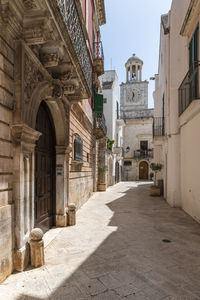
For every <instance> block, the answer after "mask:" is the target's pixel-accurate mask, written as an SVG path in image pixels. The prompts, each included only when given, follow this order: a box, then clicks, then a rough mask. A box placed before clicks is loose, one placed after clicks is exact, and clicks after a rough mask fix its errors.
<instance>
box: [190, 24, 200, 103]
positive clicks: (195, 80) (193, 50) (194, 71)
mask: <svg viewBox="0 0 200 300" xmlns="http://www.w3.org/2000/svg"><path fill="white" fill-rule="evenodd" d="M198 60H199V26H197V28H196V30H195V32H194V34H193V36H192V39H191V41H190V45H189V69H190V79H189V80H190V100H193V99H197V98H198V96H199V95H198V94H199V70H198Z"/></svg>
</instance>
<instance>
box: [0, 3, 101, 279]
mask: <svg viewBox="0 0 200 300" xmlns="http://www.w3.org/2000/svg"><path fill="white" fill-rule="evenodd" d="M104 23H105V9H104V1H103V0H94V1H92V0H91V1H86V0H82V1H77V0H65V1H64V0H45V1H40V0H16V1H15V0H12V1H11V0H0V128H1V129H0V281H2V280H4V278H6V277H7V276H8V275H9V274H10V273H11V272H12V271H13V270H18V271H22V270H24V269H25V268H26V266H27V264H28V262H29V234H30V232H31V230H32V229H33V228H34V227H40V228H42V229H43V231H44V232H46V231H47V230H49V228H51V227H52V226H53V225H55V226H67V223H68V221H67V208H68V205H69V204H70V203H72V202H73V203H75V205H76V207H77V208H78V207H80V206H81V205H82V204H83V203H84V202H85V201H86V200H87V199H88V197H89V196H90V195H91V193H92V192H93V191H94V190H96V186H97V183H98V170H97V167H96V166H97V164H98V159H99V158H98V151H97V149H98V148H99V142H98V140H99V139H100V138H104V137H105V135H106V132H105V129H106V128H105V123H104V121H103V115H102V114H101V115H99V116H98V120H97V116H96V115H95V113H94V110H93V107H94V102H95V95H96V94H95V95H94V90H93V87H94V86H95V87H96V88H95V92H98V86H99V81H98V76H99V75H101V74H103V50H102V44H101V41H100V29H99V28H100V26H101V25H103V24H104Z"/></svg>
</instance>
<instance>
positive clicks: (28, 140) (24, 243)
mask: <svg viewBox="0 0 200 300" xmlns="http://www.w3.org/2000/svg"><path fill="white" fill-rule="evenodd" d="M11 132H12V137H13V142H14V147H13V152H14V153H13V157H14V161H13V165H14V192H13V199H14V204H15V253H14V268H15V269H16V270H17V271H23V270H24V269H25V268H26V266H27V264H28V261H29V246H28V239H29V234H30V231H31V229H32V228H33V226H34V172H35V170H34V169H35V162H34V156H35V155H34V149H35V142H36V141H37V140H38V139H39V137H40V135H41V133H40V132H38V131H36V130H34V129H32V128H30V127H28V126H27V125H25V124H17V125H12V126H11Z"/></svg>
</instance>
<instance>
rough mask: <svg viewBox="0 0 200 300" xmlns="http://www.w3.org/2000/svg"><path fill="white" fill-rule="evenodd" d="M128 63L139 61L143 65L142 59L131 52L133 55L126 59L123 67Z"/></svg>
mask: <svg viewBox="0 0 200 300" xmlns="http://www.w3.org/2000/svg"><path fill="white" fill-rule="evenodd" d="M130 63H140V64H142V65H143V61H142V60H141V59H140V58H139V57H138V56H136V55H135V53H133V55H132V56H131V57H130V58H129V59H128V60H127V62H126V64H125V67H126V66H127V65H129V64H130Z"/></svg>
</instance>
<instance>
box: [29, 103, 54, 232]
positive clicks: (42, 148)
mask: <svg viewBox="0 0 200 300" xmlns="http://www.w3.org/2000/svg"><path fill="white" fill-rule="evenodd" d="M36 130H37V131H39V132H41V133H42V135H41V136H40V138H39V140H38V141H37V143H36V148H35V203H34V204H35V205H34V210H35V223H34V224H35V227H40V228H41V229H42V230H43V231H44V232H45V231H47V230H48V229H49V228H51V227H52V225H53V221H54V220H53V219H54V211H55V131H54V127H53V122H52V119H51V115H50V112H49V109H48V107H47V105H46V104H45V102H44V101H43V102H42V103H41V105H40V107H39V110H38V113H37V118H36Z"/></svg>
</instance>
